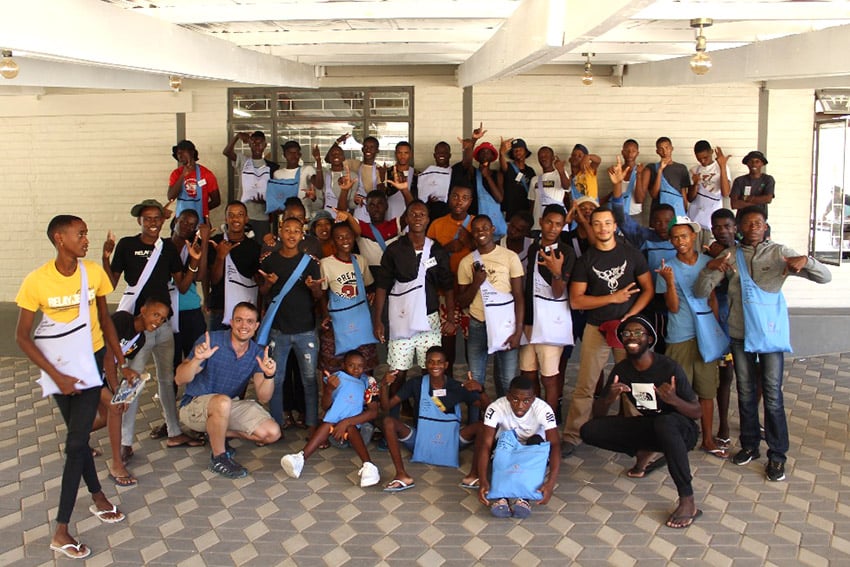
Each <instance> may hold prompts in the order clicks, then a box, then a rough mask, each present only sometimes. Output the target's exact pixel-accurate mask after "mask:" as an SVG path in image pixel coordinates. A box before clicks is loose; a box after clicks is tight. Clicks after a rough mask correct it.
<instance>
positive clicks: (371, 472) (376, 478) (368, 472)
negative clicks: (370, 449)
mask: <svg viewBox="0 0 850 567" xmlns="http://www.w3.org/2000/svg"><path fill="white" fill-rule="evenodd" d="M357 474H359V475H360V487H361V488H366V487H367V486H374V485H376V484H378V483H379V482H381V472H380V471H379V470H378V467H376V466H375V465H373V464H372V463H363V466H362V467H361V468H360V470H359V471H357Z"/></svg>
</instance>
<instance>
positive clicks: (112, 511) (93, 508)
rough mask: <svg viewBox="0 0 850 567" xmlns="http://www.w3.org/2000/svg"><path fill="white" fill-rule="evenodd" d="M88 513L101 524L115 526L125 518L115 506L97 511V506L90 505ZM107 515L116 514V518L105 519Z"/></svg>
mask: <svg viewBox="0 0 850 567" xmlns="http://www.w3.org/2000/svg"><path fill="white" fill-rule="evenodd" d="M89 512H91V513H92V514H94V515H95V516H96V517H97V519H98V520H100V521H101V522H103V523H104V524H117V523H118V522H123V521H124V518H126V517H127V516H125V515H124V512H122V511H120V510H119V509H118V506H116V505H115V504H113V505H112V508H111V509H109V510H99V509H98V507H97V504H92V505H91V506H89ZM107 514H118V517H117V518H107V517H106V516H107Z"/></svg>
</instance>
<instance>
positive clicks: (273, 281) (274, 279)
mask: <svg viewBox="0 0 850 567" xmlns="http://www.w3.org/2000/svg"><path fill="white" fill-rule="evenodd" d="M257 273H259V274H260V275H261V276H263V277H264V278H265V279H266V282H268V284H269V285H274V284H276V283H277V280H278V276H277V274H276V273H274V272H272V273H270V274H267V273H265V272H264V271H263V270H257Z"/></svg>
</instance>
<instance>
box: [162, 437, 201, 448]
mask: <svg viewBox="0 0 850 567" xmlns="http://www.w3.org/2000/svg"><path fill="white" fill-rule="evenodd" d="M180 437H183V438H184V440H183V441H180V442H179V443H172V442H171V440H172V439H178V438H180ZM205 443H206V442H205V441H204V440H203V439H196V438H195V437H190V436H189V435H186V434H185V433H183V434H182V435H178V436H177V437H169V438H168V441H166V442H165V446H166V447H168V448H169V449H174V448H175V447H182V446H183V445H187V446H189V447H203V446H204V444H205Z"/></svg>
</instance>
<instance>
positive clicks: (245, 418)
mask: <svg viewBox="0 0 850 567" xmlns="http://www.w3.org/2000/svg"><path fill="white" fill-rule="evenodd" d="M215 395H217V394H207V395H205V396H198V397H197V398H194V399H193V400H192V401H191V402H189V403H188V404H186V405H185V406H183V407H181V408H180V421H182V422H183V423H184V424H185V425H186V427H188V428H189V429H191V430H192V431H197V432H199V433H206V431H207V417H208V412H207V408H208V407H209V404H210V400H212V398H213V396H215ZM271 418H272V416H271V414H269V412H267V411H266V410H265V409H264V408H263V406H261V405H260V404H258V403H257V402H255V401H254V400H231V403H230V419H229V420H228V421H227V430H228V431H239V432H240V433H244V434H246V435H251V434H252V433H254V431H255V430H256V429H257V427H259V426H260V424H261V423H263V422H264V421H266V420H269V419H271Z"/></svg>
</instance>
